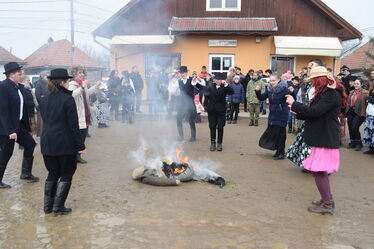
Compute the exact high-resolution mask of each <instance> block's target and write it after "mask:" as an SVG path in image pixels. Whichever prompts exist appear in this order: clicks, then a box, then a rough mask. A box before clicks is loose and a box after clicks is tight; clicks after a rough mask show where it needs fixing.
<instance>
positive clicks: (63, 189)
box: [52, 182, 72, 215]
mask: <svg viewBox="0 0 374 249" xmlns="http://www.w3.org/2000/svg"><path fill="white" fill-rule="evenodd" d="M70 186H71V182H59V183H58V185H57V190H56V195H55V199H54V201H53V209H52V211H53V213H54V214H55V215H62V214H66V213H70V212H71V211H72V209H71V208H67V207H65V201H66V198H67V197H68V195H69V191H70Z"/></svg>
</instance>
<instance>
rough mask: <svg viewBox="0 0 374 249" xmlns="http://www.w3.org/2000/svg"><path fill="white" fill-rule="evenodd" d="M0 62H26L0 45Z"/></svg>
mask: <svg viewBox="0 0 374 249" xmlns="http://www.w3.org/2000/svg"><path fill="white" fill-rule="evenodd" d="M0 62H5V63H6V62H18V63H25V61H24V60H22V59H20V58H18V57H17V56H15V55H13V54H12V53H10V52H9V51H8V50H6V49H5V48H3V47H1V46H0Z"/></svg>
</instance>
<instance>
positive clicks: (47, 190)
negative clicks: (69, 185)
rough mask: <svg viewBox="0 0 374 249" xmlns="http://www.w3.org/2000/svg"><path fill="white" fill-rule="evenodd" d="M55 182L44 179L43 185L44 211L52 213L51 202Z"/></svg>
mask: <svg viewBox="0 0 374 249" xmlns="http://www.w3.org/2000/svg"><path fill="white" fill-rule="evenodd" d="M56 189H57V182H52V181H45V185H44V213H46V214H49V213H52V209H53V202H54V199H55V195H56Z"/></svg>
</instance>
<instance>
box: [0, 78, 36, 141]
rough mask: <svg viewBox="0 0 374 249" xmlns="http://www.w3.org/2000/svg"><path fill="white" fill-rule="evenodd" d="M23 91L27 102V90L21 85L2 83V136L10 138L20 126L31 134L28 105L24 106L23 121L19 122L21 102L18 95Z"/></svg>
mask: <svg viewBox="0 0 374 249" xmlns="http://www.w3.org/2000/svg"><path fill="white" fill-rule="evenodd" d="M18 89H19V90H20V91H21V94H22V96H23V100H24V101H25V89H24V86H23V85H21V84H18V85H16V84H15V83H14V82H13V81H11V80H9V79H6V80H4V81H3V82H2V83H0V135H3V136H9V135H10V134H12V133H16V132H17V131H18V128H19V126H20V124H22V125H23V126H24V127H25V128H26V130H27V131H29V132H31V129H30V124H29V118H28V113H27V108H26V104H25V102H24V105H23V115H22V120H21V121H20V120H19V116H20V105H21V100H20V97H19V95H18Z"/></svg>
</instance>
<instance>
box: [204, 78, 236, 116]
mask: <svg viewBox="0 0 374 249" xmlns="http://www.w3.org/2000/svg"><path fill="white" fill-rule="evenodd" d="M233 93H234V91H233V89H232V88H231V87H230V86H227V87H224V86H223V85H221V87H219V88H217V87H216V84H211V85H209V86H208V88H207V89H206V91H205V103H204V105H205V106H206V110H207V112H208V113H209V112H224V113H225V112H226V96H227V95H231V94H233Z"/></svg>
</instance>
